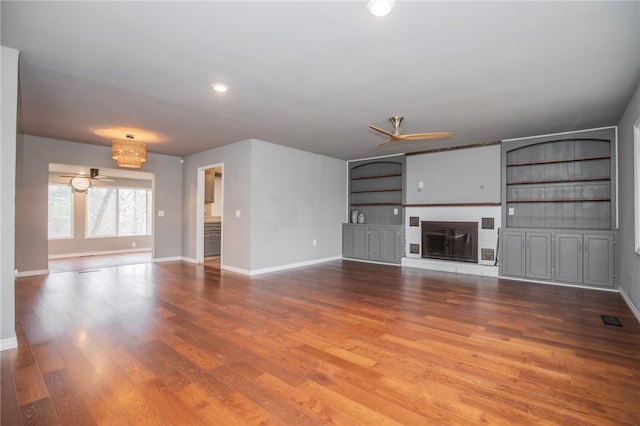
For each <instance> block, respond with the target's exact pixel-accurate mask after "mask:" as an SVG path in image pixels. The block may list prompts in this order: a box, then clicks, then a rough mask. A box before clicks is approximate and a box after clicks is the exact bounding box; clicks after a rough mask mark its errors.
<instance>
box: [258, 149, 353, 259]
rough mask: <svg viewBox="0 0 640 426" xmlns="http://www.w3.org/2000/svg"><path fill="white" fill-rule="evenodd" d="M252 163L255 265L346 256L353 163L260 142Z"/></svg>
mask: <svg viewBox="0 0 640 426" xmlns="http://www.w3.org/2000/svg"><path fill="white" fill-rule="evenodd" d="M251 164H252V166H251V211H252V214H251V243H252V244H251V269H252V270H256V269H263V268H269V267H274V266H278V265H287V264H291V263H297V262H305V261H309V260H313V259H322V258H327V257H333V256H340V255H341V254H342V222H344V221H345V220H346V199H347V184H346V182H347V163H346V162H345V161H342V160H337V159H335V158H330V157H325V156H322V155H317V154H312V153H309V152H305V151H300V150H297V149H291V148H287V147H284V146H280V145H274V144H271V143H267V142H263V141H254V142H253V145H252V155H251ZM313 240H316V243H317V245H316V246H313V244H312V242H313Z"/></svg>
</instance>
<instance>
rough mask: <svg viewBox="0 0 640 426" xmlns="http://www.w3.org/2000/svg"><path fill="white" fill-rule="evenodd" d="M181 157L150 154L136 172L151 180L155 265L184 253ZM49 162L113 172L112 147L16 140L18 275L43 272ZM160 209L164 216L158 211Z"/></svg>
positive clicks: (21, 137) (24, 137)
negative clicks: (152, 184) (151, 177)
mask: <svg viewBox="0 0 640 426" xmlns="http://www.w3.org/2000/svg"><path fill="white" fill-rule="evenodd" d="M180 161H181V159H180V158H179V157H173V156H169V155H160V154H153V153H149V154H148V155H147V162H146V163H144V164H143V166H142V168H141V169H140V171H144V172H150V173H153V175H154V211H155V213H156V214H155V215H154V244H153V256H154V259H156V260H161V259H165V258H179V257H180V255H181V253H182V246H181V244H180V241H181V240H182V237H181V232H182V208H181V200H182V185H181V179H182V165H181V163H180ZM49 163H61V164H71V165H78V166H89V167H96V168H109V167H114V161H113V160H112V159H111V148H110V147H108V146H97V145H89V144H83V143H76V142H69V141H62V140H58V139H49V138H41V137H37V136H30V135H18V143H17V166H16V167H17V169H16V267H17V268H18V270H19V272H22V273H29V272H30V271H35V272H38V271H46V270H47V264H48V259H47V240H48V236H47V214H48V211H47V210H48V208H47V197H48V193H47V184H48V180H49ZM158 210H163V211H164V213H165V215H164V217H158V215H157V211H158Z"/></svg>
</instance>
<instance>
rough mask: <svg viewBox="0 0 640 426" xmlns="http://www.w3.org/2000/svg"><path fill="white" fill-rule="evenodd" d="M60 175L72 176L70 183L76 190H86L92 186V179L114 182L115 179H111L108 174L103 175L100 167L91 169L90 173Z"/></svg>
mask: <svg viewBox="0 0 640 426" xmlns="http://www.w3.org/2000/svg"><path fill="white" fill-rule="evenodd" d="M60 177H70V178H71V180H70V181H69V183H70V184H71V186H72V187H73V189H75V190H76V191H85V190H86V189H87V188H88V187H89V186H91V180H93V179H95V180H101V181H103V182H113V179H109V178H108V177H107V176H101V175H100V170H99V169H89V175H86V174H82V173H79V174H76V175H60Z"/></svg>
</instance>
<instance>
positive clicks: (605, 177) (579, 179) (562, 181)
mask: <svg viewBox="0 0 640 426" xmlns="http://www.w3.org/2000/svg"><path fill="white" fill-rule="evenodd" d="M598 180H611V178H610V177H609V176H598V177H579V178H568V179H540V180H523V181H517V182H507V185H530V184H535V183H565V182H572V183H573V182H593V181H598Z"/></svg>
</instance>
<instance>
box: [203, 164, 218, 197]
mask: <svg viewBox="0 0 640 426" xmlns="http://www.w3.org/2000/svg"><path fill="white" fill-rule="evenodd" d="M215 192H216V175H215V173H214V172H209V171H205V173H204V202H205V203H215Z"/></svg>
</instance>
